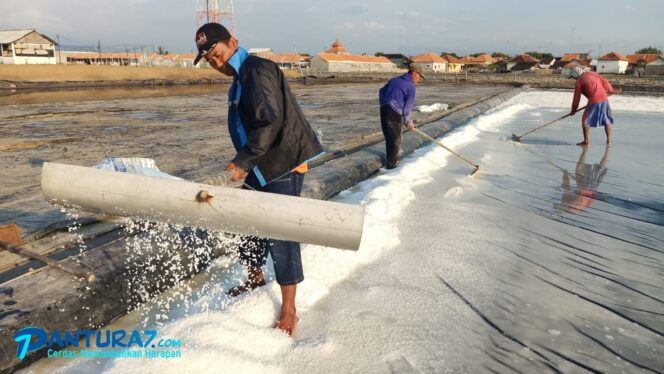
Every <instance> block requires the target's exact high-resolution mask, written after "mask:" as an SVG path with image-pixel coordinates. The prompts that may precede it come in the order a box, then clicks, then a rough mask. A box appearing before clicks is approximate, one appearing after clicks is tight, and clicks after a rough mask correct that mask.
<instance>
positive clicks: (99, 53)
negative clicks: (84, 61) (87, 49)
mask: <svg viewBox="0 0 664 374" xmlns="http://www.w3.org/2000/svg"><path fill="white" fill-rule="evenodd" d="M97 53H98V56H99V57H98V58H97V62H98V63H99V64H101V40H97Z"/></svg>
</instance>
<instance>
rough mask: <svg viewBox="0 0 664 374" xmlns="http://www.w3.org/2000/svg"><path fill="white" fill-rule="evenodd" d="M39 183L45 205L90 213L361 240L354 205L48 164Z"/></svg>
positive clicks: (270, 234) (316, 240) (306, 238)
mask: <svg viewBox="0 0 664 374" xmlns="http://www.w3.org/2000/svg"><path fill="white" fill-rule="evenodd" d="M41 183H42V191H43V194H44V196H45V197H46V199H48V200H49V202H53V203H56V204H59V205H63V206H66V207H70V208H75V209H80V210H83V211H88V212H94V213H105V214H111V215H118V216H125V217H137V218H142V219H146V220H152V221H160V222H168V223H173V224H180V225H185V226H194V227H202V228H207V229H211V230H220V231H224V232H232V233H237V234H243V235H257V236H261V237H266V238H272V239H281V240H291V241H296V242H301V243H311V244H318V245H323V246H327V247H335V248H343V249H351V250H357V249H358V248H359V246H360V240H361V238H362V229H363V224H364V207H363V206H360V205H350V204H342V203H336V202H331V201H324V200H315V199H308V198H303V197H294V196H287V195H278V194H271V193H264V192H256V191H249V190H241V189H238V188H228V187H221V186H211V185H206V184H202V183H195V182H189V181H182V180H171V179H166V178H158V177H148V176H142V175H136V174H129V173H120V172H114V171H107V170H99V169H94V168H87V167H82V166H74V165H65V164H57V163H49V162H45V163H44V166H43V168H42V181H41ZM203 190H204V191H207V192H208V193H209V194H210V195H211V196H213V197H212V198H211V199H209V200H208V201H207V202H202V203H201V202H198V201H197V199H196V196H197V195H198V194H199V193H200V192H201V191H203Z"/></svg>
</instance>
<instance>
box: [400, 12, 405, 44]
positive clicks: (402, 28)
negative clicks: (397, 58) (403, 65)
mask: <svg viewBox="0 0 664 374" xmlns="http://www.w3.org/2000/svg"><path fill="white" fill-rule="evenodd" d="M405 33H406V12H403V15H402V17H401V54H402V55H403V54H404V34H405Z"/></svg>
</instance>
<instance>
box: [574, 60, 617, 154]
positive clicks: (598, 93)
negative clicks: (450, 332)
mask: <svg viewBox="0 0 664 374" xmlns="http://www.w3.org/2000/svg"><path fill="white" fill-rule="evenodd" d="M570 75H571V76H570V78H573V79H576V84H575V85H574V99H573V100H572V111H571V112H570V115H572V116H573V115H574V114H575V113H576V110H577V109H578V108H579V101H580V100H581V94H583V96H585V97H587V98H588V105H587V106H586V110H585V111H584V112H583V117H582V118H581V128H582V129H583V141H582V142H580V143H577V145H581V146H584V147H585V146H588V144H589V133H590V127H598V126H604V131H605V132H606V145H608V146H610V145H611V126H612V125H613V113H611V107H610V106H609V98H608V95H610V94H618V93H620V90H618V89H615V88H613V86H611V84H610V83H609V82H608V81H607V80H606V79H604V77H602V76H601V75H599V74H597V73H595V72H592V71H588V72H584V71H583V70H582V69H581V68H580V67H575V68H572V70H571V74H570Z"/></svg>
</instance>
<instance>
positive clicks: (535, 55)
mask: <svg viewBox="0 0 664 374" xmlns="http://www.w3.org/2000/svg"><path fill="white" fill-rule="evenodd" d="M526 54H527V55H530V56H531V57H532V58H536V59H538V60H541V59H543V58H553V55H552V54H551V53H549V52H537V51H528V52H526Z"/></svg>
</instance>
